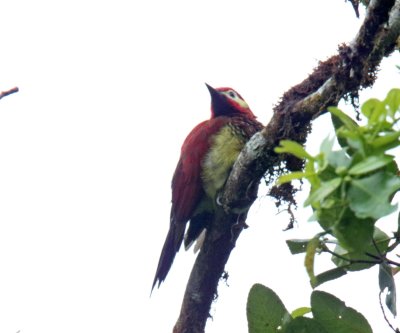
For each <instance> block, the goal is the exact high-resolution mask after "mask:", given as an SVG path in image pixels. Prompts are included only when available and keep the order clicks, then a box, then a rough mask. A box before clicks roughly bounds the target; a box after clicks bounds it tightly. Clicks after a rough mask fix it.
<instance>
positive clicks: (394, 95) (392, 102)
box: [383, 88, 400, 117]
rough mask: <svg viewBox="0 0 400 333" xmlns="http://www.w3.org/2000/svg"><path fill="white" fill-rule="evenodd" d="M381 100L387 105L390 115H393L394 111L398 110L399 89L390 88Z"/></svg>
mask: <svg viewBox="0 0 400 333" xmlns="http://www.w3.org/2000/svg"><path fill="white" fill-rule="evenodd" d="M383 102H384V103H385V104H386V105H387V106H388V109H389V110H388V111H389V113H390V115H391V116H392V117H394V115H395V113H396V112H397V111H399V110H400V89H398V88H393V89H392V90H390V91H389V93H388V94H387V96H386V98H385V100H384V101H383Z"/></svg>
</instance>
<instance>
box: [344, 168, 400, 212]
mask: <svg viewBox="0 0 400 333" xmlns="http://www.w3.org/2000/svg"><path fill="white" fill-rule="evenodd" d="M399 188H400V178H399V177H397V176H395V175H392V174H390V173H387V172H384V171H381V172H377V173H374V174H373V175H371V176H368V177H364V178H361V179H353V180H352V181H351V182H350V186H349V190H348V198H349V200H350V203H349V205H350V208H351V209H352V210H353V211H354V212H355V214H356V216H357V217H359V218H367V217H371V218H373V219H376V220H377V219H379V218H381V217H383V216H385V215H388V214H390V213H392V212H394V211H395V210H396V207H397V205H391V204H390V201H391V196H392V194H393V193H394V192H395V191H397V190H398V189H399Z"/></svg>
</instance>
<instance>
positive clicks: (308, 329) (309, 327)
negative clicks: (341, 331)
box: [284, 317, 327, 333]
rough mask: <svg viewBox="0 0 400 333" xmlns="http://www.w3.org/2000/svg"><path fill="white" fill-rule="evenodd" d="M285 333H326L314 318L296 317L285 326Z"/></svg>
mask: <svg viewBox="0 0 400 333" xmlns="http://www.w3.org/2000/svg"><path fill="white" fill-rule="evenodd" d="M284 332H285V333H327V332H326V331H325V330H324V328H323V327H322V326H321V324H320V323H318V322H317V321H316V320H315V319H312V318H306V317H297V318H295V319H294V320H292V321H291V322H290V323H289V324H288V325H287V326H286V327H285V331H284Z"/></svg>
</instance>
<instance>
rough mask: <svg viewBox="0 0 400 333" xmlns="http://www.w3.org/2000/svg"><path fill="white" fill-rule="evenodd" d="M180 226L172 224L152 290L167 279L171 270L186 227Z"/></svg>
mask: <svg viewBox="0 0 400 333" xmlns="http://www.w3.org/2000/svg"><path fill="white" fill-rule="evenodd" d="M177 229H178V228H177V227H176V226H174V225H172V224H171V227H170V229H169V231H168V234H167V238H166V239H165V242H164V246H163V248H162V251H161V255H160V259H159V261H158V266H157V270H156V275H155V277H154V281H153V285H152V287H151V291H153V289H154V287H155V285H156V284H157V283H158V286H157V287H160V284H161V282H163V281H164V280H165V278H166V277H167V274H168V272H169V270H170V269H171V266H172V263H173V262H174V259H175V255H176V253H177V252H178V251H179V248H180V246H181V244H182V240H183V233H184V231H185V229H184V228H179V229H182V231H181V230H177Z"/></svg>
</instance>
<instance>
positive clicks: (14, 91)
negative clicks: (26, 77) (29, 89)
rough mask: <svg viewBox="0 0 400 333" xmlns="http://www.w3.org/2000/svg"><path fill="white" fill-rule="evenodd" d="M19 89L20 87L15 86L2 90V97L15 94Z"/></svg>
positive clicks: (0, 97)
mask: <svg viewBox="0 0 400 333" xmlns="http://www.w3.org/2000/svg"><path fill="white" fill-rule="evenodd" d="M18 90H19V89H18V87H14V88H11V89H9V90H6V91H2V92H0V99H2V98H3V97H6V96H8V95H11V94H14V93H16V92H18Z"/></svg>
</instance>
